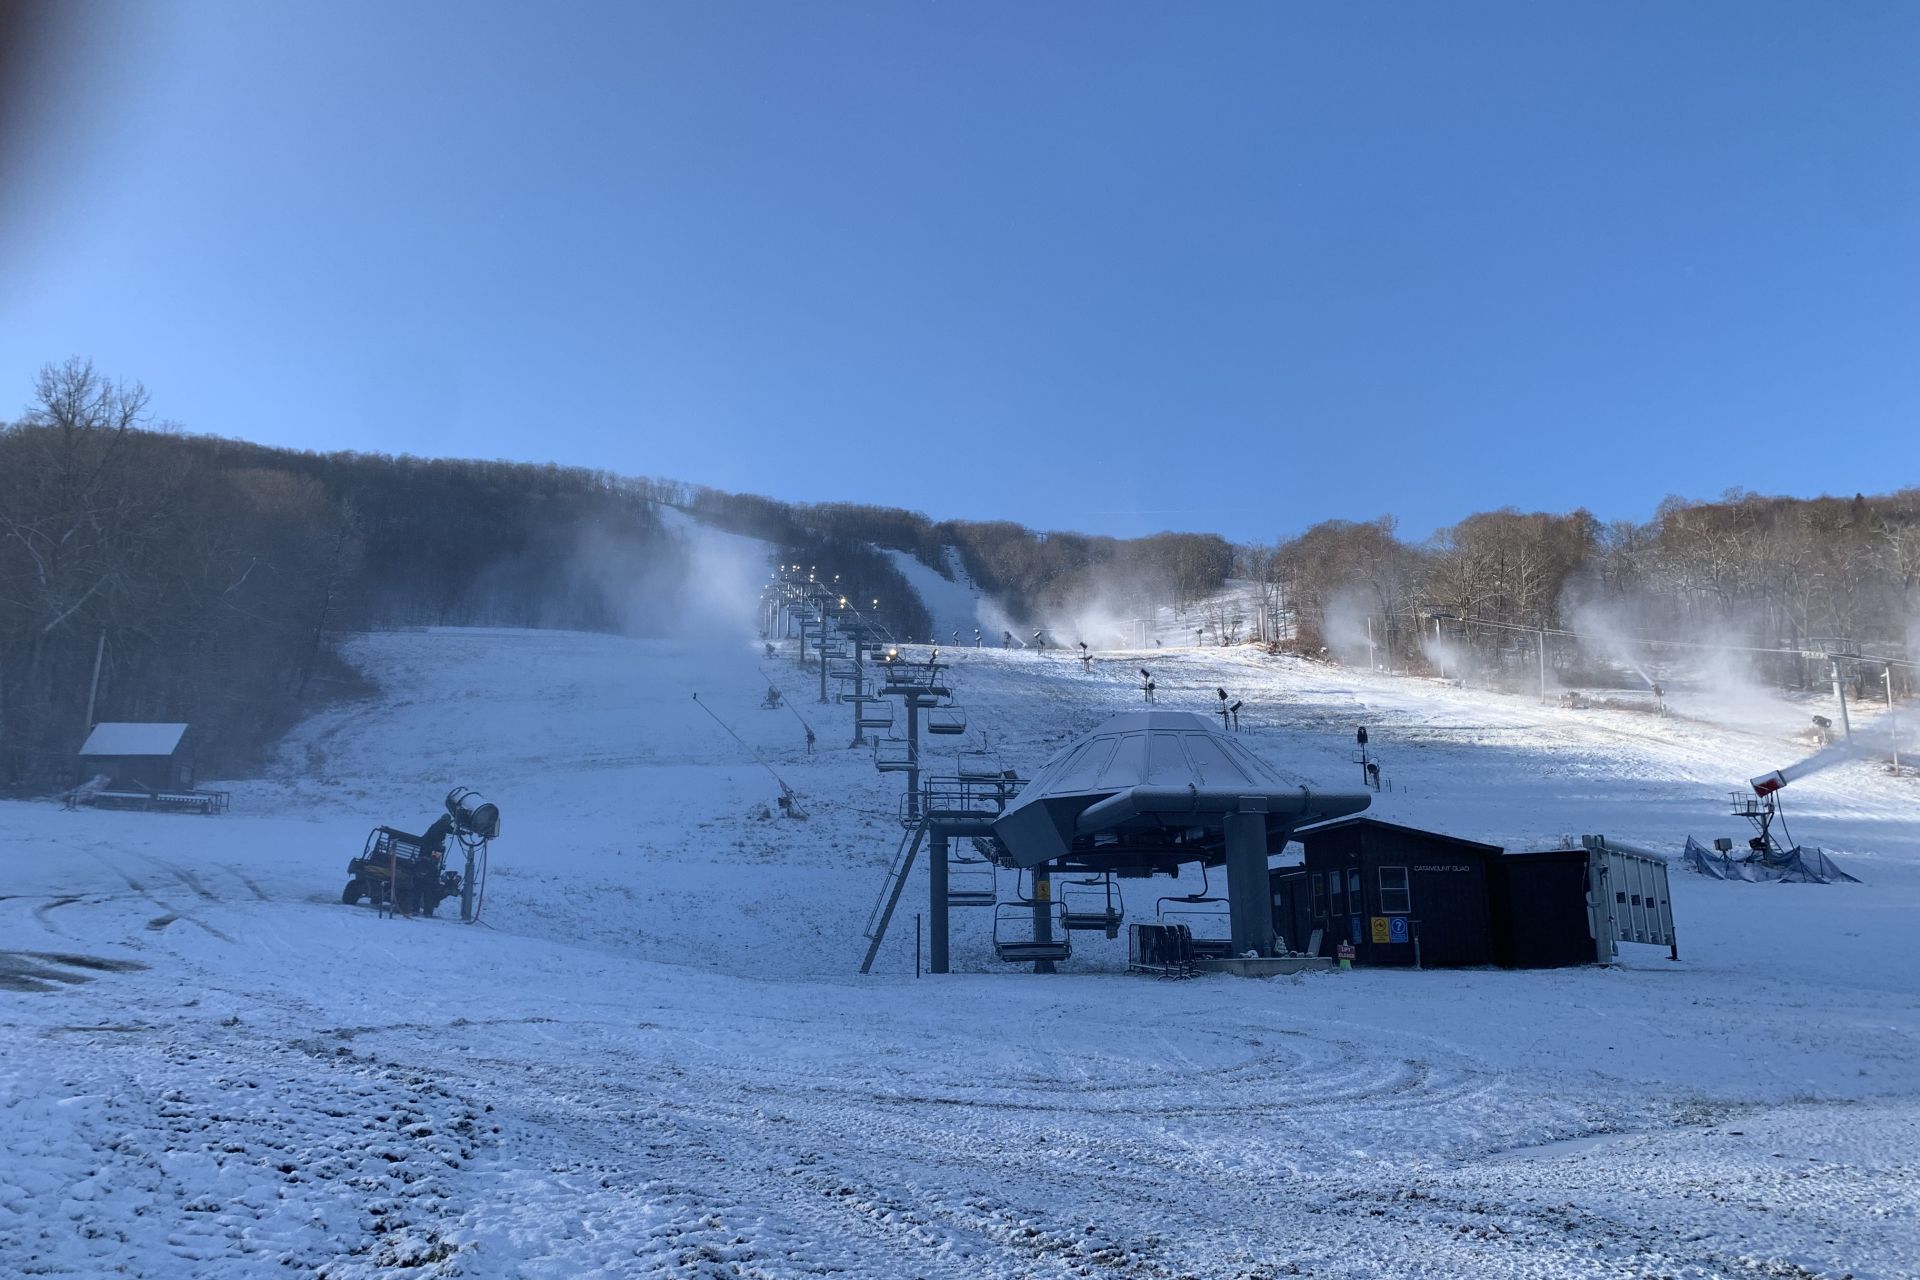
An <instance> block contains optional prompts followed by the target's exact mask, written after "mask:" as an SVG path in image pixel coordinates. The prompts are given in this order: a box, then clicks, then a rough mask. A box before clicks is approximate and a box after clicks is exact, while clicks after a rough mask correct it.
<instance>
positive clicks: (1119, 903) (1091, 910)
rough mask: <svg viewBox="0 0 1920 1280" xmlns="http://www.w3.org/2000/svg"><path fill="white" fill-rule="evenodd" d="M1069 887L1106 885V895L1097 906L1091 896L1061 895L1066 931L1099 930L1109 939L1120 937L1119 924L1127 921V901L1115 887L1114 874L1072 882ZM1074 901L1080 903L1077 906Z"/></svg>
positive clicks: (1118, 888)
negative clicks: (1076, 900)
mask: <svg viewBox="0 0 1920 1280" xmlns="http://www.w3.org/2000/svg"><path fill="white" fill-rule="evenodd" d="M1068 883H1069V884H1073V885H1083V886H1092V885H1104V886H1105V887H1106V894H1105V898H1104V901H1101V902H1094V901H1092V897H1093V895H1092V894H1068V893H1065V892H1063V893H1061V895H1060V902H1061V905H1062V906H1064V907H1065V908H1066V915H1065V920H1066V927H1067V928H1068V929H1070V930H1079V931H1081V932H1087V933H1090V932H1093V931H1094V930H1098V931H1100V932H1101V933H1104V934H1106V935H1107V936H1108V937H1109V938H1117V937H1119V936H1120V923H1121V921H1123V920H1125V919H1126V918H1127V904H1126V900H1125V899H1124V898H1122V897H1121V896H1120V886H1119V885H1117V884H1115V883H1114V879H1113V875H1112V873H1111V872H1109V873H1107V874H1106V875H1099V876H1093V877H1091V878H1089V879H1086V880H1072V881H1069V882H1068ZM1063 888H1064V886H1063ZM1075 898H1078V899H1079V902H1078V903H1076V902H1075Z"/></svg>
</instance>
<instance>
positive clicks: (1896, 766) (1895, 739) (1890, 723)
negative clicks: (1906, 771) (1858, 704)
mask: <svg viewBox="0 0 1920 1280" xmlns="http://www.w3.org/2000/svg"><path fill="white" fill-rule="evenodd" d="M1881 678H1882V679H1884V680H1885V681H1886V682H1887V741H1889V742H1891V743H1892V744H1893V771H1894V772H1895V773H1899V772H1900V725H1899V723H1898V722H1897V721H1895V720H1894V718H1893V664H1892V663H1891V662H1889V663H1888V664H1887V665H1886V666H1885V667H1884V668H1882V670H1881Z"/></svg>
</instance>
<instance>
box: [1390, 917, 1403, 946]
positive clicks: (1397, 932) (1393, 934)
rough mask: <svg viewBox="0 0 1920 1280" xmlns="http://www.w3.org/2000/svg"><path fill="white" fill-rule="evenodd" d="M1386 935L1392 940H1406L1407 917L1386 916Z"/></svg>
mask: <svg viewBox="0 0 1920 1280" xmlns="http://www.w3.org/2000/svg"><path fill="white" fill-rule="evenodd" d="M1387 937H1388V938H1389V939H1391V940H1392V941H1394V942H1405V941H1407V939H1408V925H1407V918H1406V917H1405V916H1388V917H1387Z"/></svg>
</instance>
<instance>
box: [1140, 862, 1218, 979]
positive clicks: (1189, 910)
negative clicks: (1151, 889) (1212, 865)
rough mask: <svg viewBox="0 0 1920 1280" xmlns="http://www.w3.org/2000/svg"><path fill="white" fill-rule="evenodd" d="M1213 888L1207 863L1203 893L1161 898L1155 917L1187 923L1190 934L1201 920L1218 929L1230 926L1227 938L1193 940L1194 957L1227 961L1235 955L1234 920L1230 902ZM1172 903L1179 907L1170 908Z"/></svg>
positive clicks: (1203, 871) (1202, 875) (1202, 877)
mask: <svg viewBox="0 0 1920 1280" xmlns="http://www.w3.org/2000/svg"><path fill="white" fill-rule="evenodd" d="M1211 887H1212V886H1211V882H1210V881H1209V879H1208V876H1207V864H1206V863H1204V862H1203V863H1201V864H1200V892H1198V893H1186V894H1172V895H1169V896H1167V897H1164V898H1160V899H1157V900H1156V901H1155V902H1154V904H1153V915H1154V919H1156V920H1158V921H1160V922H1161V923H1162V924H1184V925H1186V926H1187V928H1188V929H1189V931H1191V930H1192V929H1193V928H1194V926H1195V925H1196V924H1199V923H1200V922H1201V921H1206V922H1207V923H1208V924H1209V925H1211V926H1213V927H1214V928H1218V927H1219V926H1220V925H1222V924H1224V925H1226V927H1227V936H1226V937H1224V938H1218V937H1205V938H1202V937H1195V938H1194V939H1193V954H1194V955H1196V956H1202V957H1212V958H1215V959H1225V958H1227V957H1230V956H1231V955H1233V917H1232V914H1231V912H1230V910H1229V908H1228V905H1227V903H1228V900H1227V899H1226V898H1223V897H1220V896H1219V895H1217V894H1214V893H1212V892H1210V890H1211ZM1168 903H1174V904H1176V905H1174V906H1171V907H1169V906H1168V905H1167V904H1168ZM1215 904H1218V905H1215Z"/></svg>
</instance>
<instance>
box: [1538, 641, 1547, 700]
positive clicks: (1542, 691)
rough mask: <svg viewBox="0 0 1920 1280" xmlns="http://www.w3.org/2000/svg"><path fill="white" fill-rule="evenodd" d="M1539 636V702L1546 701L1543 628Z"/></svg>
mask: <svg viewBox="0 0 1920 1280" xmlns="http://www.w3.org/2000/svg"><path fill="white" fill-rule="evenodd" d="M1539 636H1540V701H1542V702H1545V701H1546V700H1547V633H1546V630H1545V629H1544V628H1542V629H1541V631H1540V632H1539Z"/></svg>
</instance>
